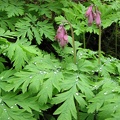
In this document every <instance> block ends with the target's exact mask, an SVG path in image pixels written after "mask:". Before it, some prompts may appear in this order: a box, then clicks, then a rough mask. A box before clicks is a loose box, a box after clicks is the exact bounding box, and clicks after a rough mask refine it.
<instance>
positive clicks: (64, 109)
mask: <svg viewBox="0 0 120 120" xmlns="http://www.w3.org/2000/svg"><path fill="white" fill-rule="evenodd" d="M74 94H76V87H75V86H74V87H73V88H71V89H70V90H69V91H67V92H64V93H61V94H58V95H57V97H55V98H53V99H52V103H54V104H58V103H61V102H63V104H62V105H61V106H60V107H59V108H58V109H57V110H56V111H55V112H54V114H55V115H58V114H60V115H59V117H58V120H63V119H64V120H72V117H74V118H75V119H77V111H76V107H75V101H74Z"/></svg>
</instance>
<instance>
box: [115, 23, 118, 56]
mask: <svg viewBox="0 0 120 120" xmlns="http://www.w3.org/2000/svg"><path fill="white" fill-rule="evenodd" d="M117 30H118V24H117V23H116V26H115V57H116V58H117V42H118V40H117Z"/></svg>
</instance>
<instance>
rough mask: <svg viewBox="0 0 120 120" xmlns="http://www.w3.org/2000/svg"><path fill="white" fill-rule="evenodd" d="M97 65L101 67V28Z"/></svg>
mask: <svg viewBox="0 0 120 120" xmlns="http://www.w3.org/2000/svg"><path fill="white" fill-rule="evenodd" d="M98 64H99V65H101V27H99V42H98Z"/></svg>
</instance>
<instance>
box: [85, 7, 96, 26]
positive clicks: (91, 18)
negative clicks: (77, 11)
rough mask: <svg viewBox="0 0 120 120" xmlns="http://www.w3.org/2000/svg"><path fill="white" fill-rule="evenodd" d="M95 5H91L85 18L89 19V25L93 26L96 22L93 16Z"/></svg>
mask: <svg viewBox="0 0 120 120" xmlns="http://www.w3.org/2000/svg"><path fill="white" fill-rule="evenodd" d="M92 9H93V5H90V6H89V7H88V9H87V11H86V13H85V16H86V17H87V18H88V25H89V26H91V25H92V23H93V20H94V16H93V11H92Z"/></svg>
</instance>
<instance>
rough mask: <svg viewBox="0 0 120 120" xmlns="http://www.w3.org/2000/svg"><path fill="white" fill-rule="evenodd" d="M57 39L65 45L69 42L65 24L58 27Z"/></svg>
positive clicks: (61, 44) (62, 45)
mask: <svg viewBox="0 0 120 120" xmlns="http://www.w3.org/2000/svg"><path fill="white" fill-rule="evenodd" d="M55 39H56V40H57V41H58V42H59V44H60V46H61V47H63V48H64V46H65V45H66V44H67V43H68V35H67V32H66V30H65V28H64V26H63V25H60V26H59V27H58V29H57V34H56V36H55Z"/></svg>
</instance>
